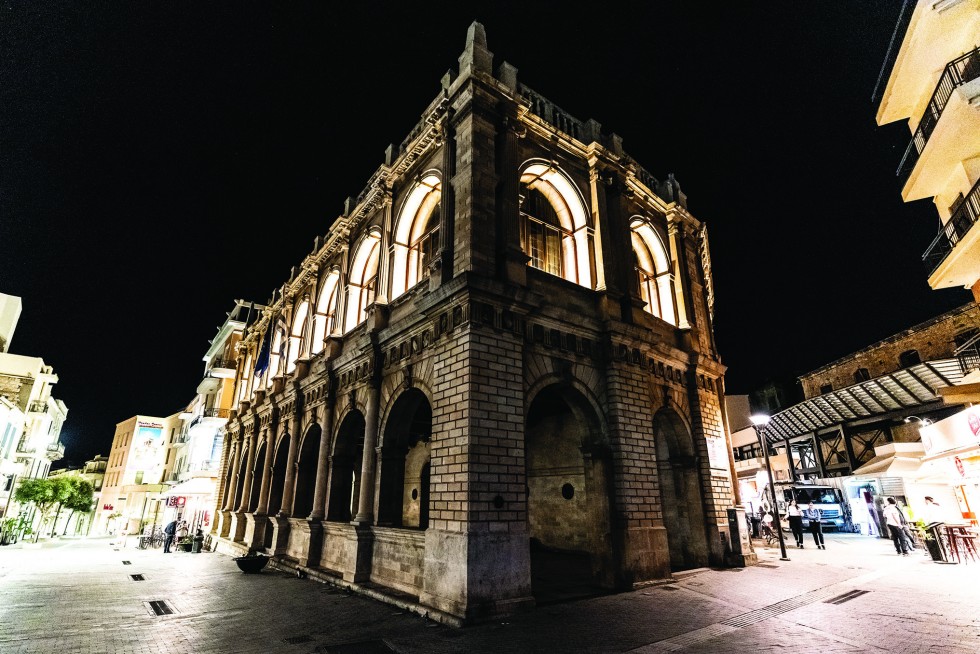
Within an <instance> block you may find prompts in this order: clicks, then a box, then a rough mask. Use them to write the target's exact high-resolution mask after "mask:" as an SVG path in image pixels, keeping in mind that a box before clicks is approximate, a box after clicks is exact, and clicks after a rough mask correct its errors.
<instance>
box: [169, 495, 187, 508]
mask: <svg viewBox="0 0 980 654" xmlns="http://www.w3.org/2000/svg"><path fill="white" fill-rule="evenodd" d="M186 503H187V498H186V497H184V496H183V495H171V496H170V497H168V498H167V506H174V507H180V506H184V505H185V504H186Z"/></svg>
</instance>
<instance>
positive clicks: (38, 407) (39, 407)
mask: <svg viewBox="0 0 980 654" xmlns="http://www.w3.org/2000/svg"><path fill="white" fill-rule="evenodd" d="M27 412H28V413H47V412H48V403H47V402H31V405H30V406H29V407H27Z"/></svg>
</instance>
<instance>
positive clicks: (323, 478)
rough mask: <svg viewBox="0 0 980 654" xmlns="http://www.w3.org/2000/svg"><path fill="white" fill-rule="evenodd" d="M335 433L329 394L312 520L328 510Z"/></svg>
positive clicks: (324, 414)
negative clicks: (332, 440)
mask: <svg viewBox="0 0 980 654" xmlns="http://www.w3.org/2000/svg"><path fill="white" fill-rule="evenodd" d="M332 434H333V396H332V393H331V394H328V395H327V400H326V402H324V403H323V407H322V413H321V414H320V452H319V456H318V457H317V462H316V487H315V489H314V491H313V512H312V513H311V514H310V520H323V517H324V515H326V511H325V509H324V506H325V504H326V496H327V478H328V477H329V476H330V440H331V436H332Z"/></svg>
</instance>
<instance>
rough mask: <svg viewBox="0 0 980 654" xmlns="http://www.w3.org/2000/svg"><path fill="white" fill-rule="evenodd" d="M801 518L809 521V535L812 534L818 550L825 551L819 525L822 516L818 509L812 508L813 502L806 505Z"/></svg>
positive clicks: (821, 530) (821, 529)
mask: <svg viewBox="0 0 980 654" xmlns="http://www.w3.org/2000/svg"><path fill="white" fill-rule="evenodd" d="M803 516H804V517H805V518H806V519H807V520H809V521H810V533H811V534H813V542H814V543H816V545H817V549H818V550H825V549H827V548H826V547H825V546H824V544H823V528H822V527H821V525H820V518H821V517H822V514H821V513H820V509H818V508H817V507H815V506H813V502H810V503H809V504H807V505H806V510H805V511H803Z"/></svg>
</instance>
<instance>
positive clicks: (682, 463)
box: [653, 408, 708, 570]
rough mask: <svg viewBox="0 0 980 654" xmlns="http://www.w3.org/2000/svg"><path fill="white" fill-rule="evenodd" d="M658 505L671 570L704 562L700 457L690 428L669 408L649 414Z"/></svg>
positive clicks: (705, 555) (705, 553)
mask: <svg viewBox="0 0 980 654" xmlns="http://www.w3.org/2000/svg"><path fill="white" fill-rule="evenodd" d="M653 433H654V442H655V446H656V451H657V476H658V478H659V480H660V506H661V512H662V514H663V522H664V528H665V529H666V532H667V542H668V545H669V549H670V567H671V569H672V570H689V569H691V568H698V567H703V566H706V565H708V537H707V532H706V531H705V511H704V500H703V491H702V488H701V473H700V466H699V462H700V457H699V456H698V452H697V450H696V448H695V445H694V438H693V436H692V435H691V430H690V429H689V428H688V426H687V425H686V424H685V423H684V421H683V420H682V419H681V416H680V415H679V414H678V413H677V412H676V411H674V410H673V409H671V408H664V409H661V410H660V411H658V412H657V413H656V414H655V415H654V417H653Z"/></svg>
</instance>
